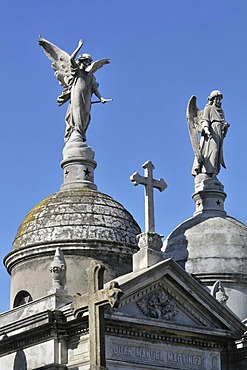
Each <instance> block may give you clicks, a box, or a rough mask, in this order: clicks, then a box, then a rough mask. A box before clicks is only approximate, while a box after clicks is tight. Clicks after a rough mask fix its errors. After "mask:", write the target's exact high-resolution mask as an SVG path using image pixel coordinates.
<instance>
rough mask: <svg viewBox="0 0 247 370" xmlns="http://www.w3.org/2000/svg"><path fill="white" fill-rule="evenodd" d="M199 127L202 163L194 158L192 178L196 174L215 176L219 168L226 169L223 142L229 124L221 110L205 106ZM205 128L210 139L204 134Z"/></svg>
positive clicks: (212, 106)
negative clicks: (200, 130) (200, 128)
mask: <svg viewBox="0 0 247 370" xmlns="http://www.w3.org/2000/svg"><path fill="white" fill-rule="evenodd" d="M201 127H202V136H201V140H200V152H201V157H202V158H201V159H202V162H199V161H198V159H197V158H195V160H194V164H193V168H192V174H193V175H194V176H196V175H197V174H198V173H207V174H209V175H217V174H218V173H219V172H220V168H221V166H223V167H224V168H225V167H226V166H225V162H224V159H223V140H224V137H225V136H226V132H227V129H228V127H229V124H228V123H227V122H226V121H225V116H224V112H223V110H222V109H221V108H217V107H216V106H214V105H206V107H205V109H204V111H203V115H202V121H201ZM205 127H208V129H209V131H210V133H211V135H212V136H211V137H210V138H208V136H207V135H206V134H205V131H204V128H205Z"/></svg>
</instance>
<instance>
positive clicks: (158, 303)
mask: <svg viewBox="0 0 247 370" xmlns="http://www.w3.org/2000/svg"><path fill="white" fill-rule="evenodd" d="M136 304H137V306H138V307H139V309H140V310H141V312H142V313H143V314H144V315H145V316H147V317H152V318H155V319H164V320H172V319H173V317H174V316H176V315H177V313H178V312H179V310H178V308H177V305H176V303H175V302H174V301H172V300H171V299H169V298H168V296H167V294H166V293H165V291H164V290H163V289H162V290H157V291H155V292H152V293H151V294H150V295H148V296H146V297H144V298H142V299H140V300H139V301H137V302H136Z"/></svg>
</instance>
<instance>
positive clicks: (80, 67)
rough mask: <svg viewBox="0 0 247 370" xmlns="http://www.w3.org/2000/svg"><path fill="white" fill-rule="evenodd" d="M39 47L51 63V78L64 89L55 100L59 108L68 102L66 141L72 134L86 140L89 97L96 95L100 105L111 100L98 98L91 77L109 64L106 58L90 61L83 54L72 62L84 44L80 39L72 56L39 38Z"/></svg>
mask: <svg viewBox="0 0 247 370" xmlns="http://www.w3.org/2000/svg"><path fill="white" fill-rule="evenodd" d="M39 45H40V46H42V48H43V50H44V52H45V54H46V55H47V57H48V58H49V59H50V60H51V61H52V68H53V69H54V71H55V72H54V75H55V76H56V78H57V79H58V81H59V83H60V85H62V87H63V89H64V90H63V92H62V94H61V95H60V96H59V97H58V98H57V104H58V105H59V106H61V105H63V104H64V103H66V102H67V101H69V100H70V102H69V106H68V109H67V113H66V117H65V122H66V131H65V138H64V139H65V142H67V141H68V140H69V138H70V136H71V134H72V132H73V131H77V132H78V133H79V134H80V135H81V137H82V140H83V141H86V131H87V128H88V125H89V123H90V118H91V117H90V112H91V96H92V95H93V94H95V95H96V96H97V98H98V99H99V102H101V103H106V102H108V101H111V100H112V99H104V98H103V97H102V96H101V94H100V92H99V90H98V87H99V84H98V83H97V82H96V79H95V77H94V73H95V72H96V71H97V70H98V69H99V68H101V67H103V66H104V65H105V64H109V63H110V61H109V58H106V59H101V60H97V61H95V62H92V61H93V59H92V57H91V55H90V54H86V53H84V54H81V55H79V57H78V58H77V60H75V58H76V56H77V54H78V52H79V50H80V49H81V47H82V45H83V41H82V40H80V41H79V43H78V46H77V48H76V49H75V51H74V52H73V53H72V54H71V55H69V54H68V53H67V52H66V51H63V50H61V49H60V48H59V47H57V46H56V45H54V44H52V43H51V42H50V41H47V40H45V39H44V38H43V37H41V36H40V38H39ZM97 102H98V101H97Z"/></svg>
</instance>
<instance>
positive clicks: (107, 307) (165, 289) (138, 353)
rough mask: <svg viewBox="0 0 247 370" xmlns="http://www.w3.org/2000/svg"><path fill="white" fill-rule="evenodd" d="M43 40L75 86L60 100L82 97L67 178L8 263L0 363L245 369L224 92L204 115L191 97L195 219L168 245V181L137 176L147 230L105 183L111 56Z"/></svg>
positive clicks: (67, 83)
mask: <svg viewBox="0 0 247 370" xmlns="http://www.w3.org/2000/svg"><path fill="white" fill-rule="evenodd" d="M40 45H41V46H42V47H43V49H44V51H45V53H46V55H47V56H48V57H49V59H51V60H52V63H53V64H52V65H53V68H54V69H55V75H56V77H58V79H59V80H60V82H62V85H63V87H64V91H63V93H62V95H60V97H59V98H58V103H59V104H63V103H65V102H66V101H68V100H70V103H69V108H68V112H67V115H66V124H67V129H66V134H65V147H64V150H63V160H62V162H61V166H62V168H63V172H64V181H63V184H61V189H60V190H58V192H57V193H55V194H52V195H50V196H48V197H47V198H46V199H44V200H42V201H41V202H40V203H38V204H37V205H36V206H35V207H34V208H33V209H32V210H31V211H30V212H29V213H28V215H27V216H26V217H25V218H24V220H23V222H22V223H21V225H20V227H19V229H18V231H17V234H16V236H15V238H14V242H13V249H12V251H10V252H9V253H8V254H7V256H6V257H5V259H4V264H5V267H6V268H7V270H8V272H9V274H10V276H11V292H10V301H11V306H10V309H9V310H8V311H7V312H4V313H1V314H0V369H2V370H31V369H33V370H34V369H35V370H89V369H90V370H104V369H105V370H106V369H108V370H135V369H146V370H158V369H160V370H161V369H167V370H168V369H169V370H172V369H173V370H175V369H176V370H177V369H180V370H185V369H186V370H241V369H242V370H244V369H246V368H247V347H246V344H245V343H246V335H245V332H246V325H245V324H246V319H247V308H246V307H247V284H246V278H247V267H246V259H247V227H246V225H244V224H242V223H241V222H239V221H238V220H236V219H234V218H232V217H231V216H229V215H227V213H226V211H225V209H224V201H225V198H226V193H225V191H224V186H223V184H221V183H220V181H219V180H218V178H217V175H218V173H219V171H220V169H221V166H223V167H224V162H223V156H222V155H223V153H222V143H223V140H224V138H225V136H226V134H227V130H228V127H229V125H228V123H227V122H226V120H225V117H224V113H223V110H222V108H221V100H222V98H223V95H222V93H221V92H219V91H218V90H214V91H213V92H212V93H211V94H210V95H209V98H208V99H209V103H208V105H207V106H206V107H205V109H204V110H203V111H200V110H199V109H198V108H197V106H196V99H195V97H193V98H192V99H191V100H190V103H189V105H188V112H187V118H188V124H189V131H190V135H191V142H192V146H193V149H194V152H195V161H194V164H193V170H192V173H193V176H194V177H195V191H194V194H193V201H194V202H195V213H194V215H193V216H192V217H191V218H189V219H188V220H186V221H184V222H183V223H182V224H180V225H178V226H177V227H176V228H175V229H174V230H173V231H171V233H170V234H169V235H168V236H167V237H166V238H165V241H164V242H162V236H161V235H159V234H157V233H156V231H155V212H154V201H153V191H154V189H158V190H159V191H163V190H165V188H166V187H167V184H166V183H165V181H164V180H163V179H159V180H157V179H154V173H153V171H154V169H155V168H154V165H153V164H152V162H151V161H147V162H145V163H144V164H143V168H144V175H142V174H139V173H138V172H135V173H134V174H133V175H132V176H131V177H130V179H131V181H132V182H133V183H134V185H143V186H144V189H145V230H143V231H142V230H141V229H140V227H139V226H138V224H137V222H136V221H135V219H134V218H133V216H132V215H131V214H130V213H129V212H128V211H127V210H126V209H125V208H124V206H123V205H121V204H120V203H119V202H118V201H117V200H115V199H113V198H112V197H111V196H109V195H107V194H103V193H101V192H100V191H98V188H97V185H96V183H95V181H94V171H95V169H96V167H97V163H96V161H95V153H94V152H93V149H92V148H91V147H90V146H88V145H87V144H86V130H87V127H88V124H89V122H90V101H91V95H92V94H95V95H96V96H97V97H98V99H99V101H101V102H102V103H105V102H106V101H107V99H104V98H102V96H101V94H100V93H99V91H98V85H97V84H96V81H95V77H94V72H95V71H96V70H97V69H98V68H100V67H102V66H103V65H104V64H107V63H109V60H108V59H102V60H101V61H97V62H95V63H96V64H94V63H92V58H91V56H90V55H89V54H82V55H80V56H79V58H78V60H77V61H76V60H75V57H76V55H77V53H78V52H79V50H80V48H81V47H82V41H80V42H79V44H78V47H77V49H76V50H75V52H74V53H73V54H72V56H71V57H70V58H69V59H68V55H67V53H65V52H63V51H62V50H60V49H59V48H58V47H56V46H55V45H53V44H52V43H50V42H49V41H47V40H45V39H43V38H41V40H40ZM61 60H63V66H61V63H60V61H61ZM64 63H65V64H66V63H68V65H66V66H67V67H68V69H63V68H64ZM69 70H71V71H72V72H71V75H68V73H69V72H68V71H69ZM75 76H76V77H75ZM69 77H70V78H69ZM89 92H90V93H89ZM81 96H84V98H83V99H82V102H81V100H80V99H79V97H81ZM78 99H79V100H78ZM78 101H79V103H80V104H79V103H78ZM199 133H200V135H201V137H200V139H198V135H199ZM99 160H100V159H99ZM133 191H134V188H133Z"/></svg>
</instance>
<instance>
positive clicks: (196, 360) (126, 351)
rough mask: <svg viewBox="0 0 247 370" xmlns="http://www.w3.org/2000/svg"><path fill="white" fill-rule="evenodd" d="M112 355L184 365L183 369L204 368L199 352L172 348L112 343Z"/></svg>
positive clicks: (136, 360) (117, 357)
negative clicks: (184, 351) (186, 351)
mask: <svg viewBox="0 0 247 370" xmlns="http://www.w3.org/2000/svg"><path fill="white" fill-rule="evenodd" d="M112 356H113V357H114V358H116V359H124V358H128V360H129V361H131V362H138V363H139V362H142V363H154V362H155V363H160V365H161V363H162V364H174V365H175V364H179V365H184V366H186V367H184V369H205V368H204V366H203V363H204V358H203V356H202V355H200V354H190V353H182V352H179V351H174V350H170V351H169V350H167V351H165V350H161V349H157V350H156V349H149V348H145V347H140V346H128V345H122V344H116V343H113V345H112Z"/></svg>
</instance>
